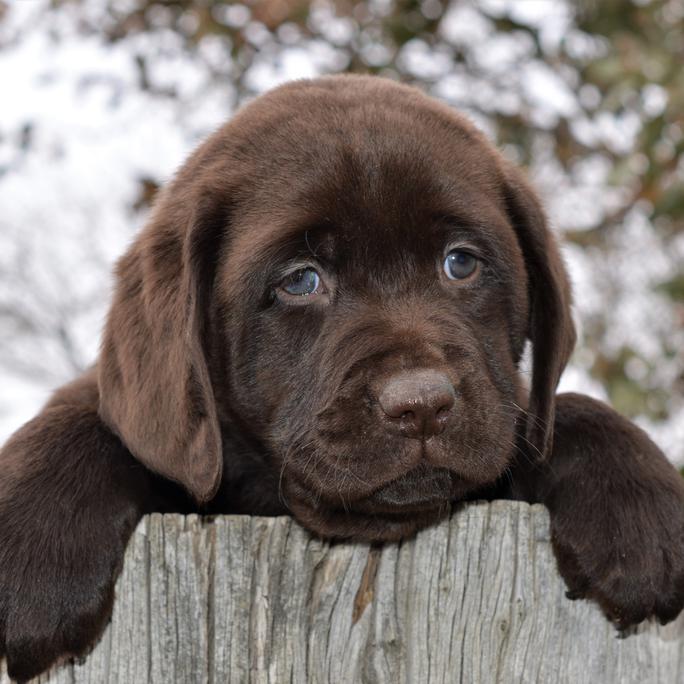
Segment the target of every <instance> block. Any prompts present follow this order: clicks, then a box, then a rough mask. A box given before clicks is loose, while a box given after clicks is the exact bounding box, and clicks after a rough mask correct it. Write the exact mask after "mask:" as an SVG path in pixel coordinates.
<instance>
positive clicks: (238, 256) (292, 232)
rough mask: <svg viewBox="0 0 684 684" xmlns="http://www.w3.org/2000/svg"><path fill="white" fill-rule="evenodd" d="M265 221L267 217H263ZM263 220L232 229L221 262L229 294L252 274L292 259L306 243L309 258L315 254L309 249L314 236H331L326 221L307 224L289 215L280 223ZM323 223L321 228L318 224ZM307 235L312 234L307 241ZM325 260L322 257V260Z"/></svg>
mask: <svg viewBox="0 0 684 684" xmlns="http://www.w3.org/2000/svg"><path fill="white" fill-rule="evenodd" d="M264 218H266V217H264ZM264 218H262V220H261V221H259V222H258V223H254V224H251V225H249V224H247V225H244V223H245V222H244V221H243V222H242V223H243V225H239V224H238V225H237V226H235V228H236V230H235V231H234V235H233V237H232V239H231V240H230V243H229V245H228V249H227V250H226V256H225V259H224V267H223V269H222V272H223V274H224V277H223V279H224V285H225V287H226V289H227V291H228V292H229V293H234V292H235V291H236V290H237V288H238V287H242V286H243V283H244V279H245V278H247V277H250V276H251V275H252V274H253V273H256V272H263V271H264V270H265V269H266V270H270V269H272V268H273V267H274V266H275V265H276V264H277V262H279V261H282V259H283V256H282V255H284V254H287V255H288V256H290V257H291V252H292V251H293V249H294V247H295V246H296V245H301V244H305V245H306V246H307V248H308V249H309V250H310V252H311V256H312V258H316V257H317V254H316V253H315V252H314V251H313V250H312V249H311V248H312V246H313V244H312V241H313V235H316V236H318V235H319V234H320V233H321V232H324V233H325V234H327V235H331V234H332V225H326V223H325V222H318V223H316V222H314V223H308V226H309V227H308V228H307V227H305V226H307V222H306V218H309V220H311V216H308V217H302V220H301V221H299V220H297V219H296V218H295V217H293V216H292V215H290V216H288V220H287V221H284V222H282V223H279V222H278V221H277V220H275V217H272V218H273V219H274V220H272V221H268V220H264ZM321 223H323V225H321ZM307 234H309V235H312V234H313V235H312V237H311V238H307ZM323 258H324V259H325V256H324V257H323Z"/></svg>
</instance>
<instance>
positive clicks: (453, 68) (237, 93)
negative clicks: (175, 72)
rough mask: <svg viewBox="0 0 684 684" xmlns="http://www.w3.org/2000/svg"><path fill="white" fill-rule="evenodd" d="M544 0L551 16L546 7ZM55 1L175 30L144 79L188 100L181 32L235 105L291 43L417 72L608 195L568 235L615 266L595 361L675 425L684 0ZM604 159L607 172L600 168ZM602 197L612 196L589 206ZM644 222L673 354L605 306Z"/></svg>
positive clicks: (681, 308)
mask: <svg viewBox="0 0 684 684" xmlns="http://www.w3.org/2000/svg"><path fill="white" fill-rule="evenodd" d="M540 5H542V6H543V7H544V11H543V12H541V13H540V12H538V11H537V13H536V14H535V13H534V12H531V11H530V6H536V8H537V10H538V9H539V6H540ZM52 7H53V10H54V11H55V14H58V13H59V12H72V13H74V14H75V15H76V16H77V18H78V24H79V27H80V30H81V31H83V32H85V33H92V34H96V35H98V36H102V37H104V38H105V39H106V40H108V41H111V42H112V43H116V42H120V41H124V40H131V38H135V37H136V36H139V35H142V34H144V35H148V36H150V35H157V36H160V37H161V38H160V40H158V41H156V42H155V41H152V42H149V41H148V42H139V43H133V45H134V48H133V49H135V50H136V51H137V52H136V65H137V70H138V77H139V82H140V87H141V88H144V89H146V90H149V91H151V92H153V93H155V94H157V95H158V96H159V97H168V98H174V97H177V95H178V92H177V90H176V86H175V85H174V83H173V79H162V81H161V82H160V81H159V79H156V78H155V76H154V69H155V63H156V61H157V60H158V59H159V57H160V51H161V52H163V51H164V50H165V49H166V48H165V47H164V46H165V45H166V44H167V43H168V44H169V45H174V46H176V45H177V42H174V41H180V47H179V48H178V49H181V50H183V51H184V52H185V53H186V54H187V55H188V56H190V57H191V58H193V59H199V60H202V61H204V62H205V63H206V66H207V68H208V69H210V70H211V73H212V75H213V78H214V79H215V80H216V81H218V82H222V83H226V85H227V87H228V85H229V86H230V92H231V93H232V94H233V95H232V97H233V102H232V106H233V107H234V106H237V105H239V104H240V103H241V102H242V101H244V100H245V99H248V98H250V97H252V96H254V95H255V94H256V93H257V92H258V91H259V90H260V89H262V88H263V85H262V84H263V80H264V79H263V78H261V79H258V78H255V74H256V73H257V72H258V70H259V69H261V70H262V72H263V71H264V70H266V71H267V72H268V70H269V69H271V71H273V70H274V69H276V67H277V65H278V64H280V63H281V61H282V59H283V57H284V55H285V54H286V53H287V52H288V51H290V50H293V49H304V50H307V51H308V52H309V54H311V55H312V57H311V59H312V61H313V63H314V64H315V65H316V70H317V71H318V72H326V71H327V72H338V71H355V72H364V73H376V74H382V75H384V76H388V77H391V78H397V79H401V80H403V81H406V82H413V83H417V84H419V85H421V87H423V88H425V89H426V90H428V91H430V92H433V93H434V94H436V95H437V96H439V97H441V98H443V99H445V100H447V101H449V102H451V103H453V104H454V105H456V106H458V107H459V108H461V109H463V110H465V111H466V113H468V114H469V115H470V116H472V117H473V118H474V119H475V120H476V122H477V123H479V124H480V125H482V126H483V127H484V128H486V129H487V131H488V132H489V133H490V134H491V135H492V136H493V137H494V138H495V139H496V141H497V142H498V143H499V144H500V145H501V146H502V148H503V150H504V153H505V154H507V155H508V156H510V157H511V158H513V159H515V160H516V161H519V162H521V163H524V164H527V165H529V166H530V167H533V168H534V167H535V166H536V167H540V168H542V169H543V168H552V169H553V174H550V180H549V181H548V182H549V184H550V185H551V186H553V185H554V183H556V180H554V179H558V181H557V182H558V187H557V188H556V189H555V190H556V193H557V194H559V193H561V194H562V193H564V192H566V189H567V191H568V193H570V190H572V189H573V188H576V187H577V186H579V185H583V186H584V187H585V189H587V191H593V192H594V194H593V195H591V196H592V197H594V201H593V202H587V201H584V205H585V208H590V209H593V210H594V211H593V213H592V214H591V215H590V216H589V218H587V217H586V216H585V217H583V218H581V220H580V215H579V214H580V212H578V213H577V215H575V214H574V212H573V210H572V207H570V209H567V208H566V210H565V211H564V212H559V213H563V216H564V218H563V220H562V222H561V223H562V225H561V228H562V229H563V230H564V232H565V235H566V239H567V240H568V241H570V242H571V243H572V244H573V245H575V246H576V247H577V249H580V250H582V253H584V254H586V255H588V258H590V259H591V263H592V264H593V265H594V266H595V267H596V266H597V265H598V268H599V270H600V271H601V273H600V278H599V279H598V280H597V281H596V283H598V284H597V285H596V286H595V289H600V291H601V292H600V296H601V297H602V298H603V303H602V305H601V306H598V307H595V308H594V309H592V308H591V307H587V308H586V310H583V301H578V307H579V309H580V311H581V315H582V318H583V323H584V337H585V339H584V343H585V352H586V353H585V355H584V357H583V359H584V364H585V366H586V368H587V369H588V370H589V371H590V372H591V374H592V375H593V377H594V378H596V379H597V380H598V381H600V383H602V385H603V386H604V387H605V388H606V390H607V392H608V394H609V396H610V398H611V400H612V401H613V402H614V404H615V405H616V406H617V408H618V409H620V410H622V411H623V412H625V413H627V414H629V415H632V416H635V415H645V416H648V417H650V418H652V419H653V420H661V419H664V418H666V417H667V415H668V412H670V411H671V410H672V401H673V397H674V396H675V395H676V396H678V397H679V399H678V401H679V405H680V406H681V404H682V399H681V397H682V394H684V391H683V390H684V361H683V360H682V348H681V346H680V345H681V341H682V337H681V334H680V333H681V330H682V329H684V263H682V262H681V261H682V260H679V263H678V257H677V255H678V254H681V253H683V252H682V250H681V245H682V240H683V239H684V162H683V161H682V159H683V157H682V151H683V150H684V120H683V112H684V68H682V66H683V65H684V3H682V2H681V0H650V1H649V0H638V1H637V0H593V1H590V0H584V1H583V2H569V1H568V2H562V1H560V0H558V1H556V0H548V2H547V3H543V2H542V3H540V2H536V3H526V2H506V1H505V0H486V1H482V2H466V1H465V0H457V1H455V2H451V3H445V2H441V1H440V0H421V1H408V0H398V1H396V2H390V1H388V0H375V1H373V0H370V1H368V2H349V1H347V0H326V1H319V2H311V3H310V2H303V1H301V0H263V1H260V2H257V1H254V2H247V3H229V2H209V1H208V0H193V1H190V0H169V1H165V2H158V1H155V0H111V1H110V2H106V3H103V2H98V3H94V2H92V1H90V0H53V2H52ZM165 36H172V37H173V40H172V41H171V40H169V41H166V39H165V38H164V37H165ZM169 49H171V48H169ZM174 49H176V48H174ZM262 72H259V73H262ZM262 76H263V73H262ZM533 83H536V87H535V88H532V87H531V85H532V84H533ZM545 87H548V93H547V97H546V98H545V99H544V97H540V90H541V91H544V88H545ZM542 96H543V92H542ZM540 160H541V161H540ZM587 160H590V161H593V162H595V163H596V165H597V166H598V167H600V168H602V169H607V172H606V173H605V174H604V175H601V173H598V175H596V173H594V175H592V174H588V175H587V169H586V162H587ZM544 164H546V167H544ZM544 176H545V174H543V173H542V174H541V180H542V184H543V181H544ZM155 189H156V179H152V178H145V179H141V190H140V196H139V198H138V200H137V203H136V207H137V208H142V207H144V206H146V205H147V204H148V203H149V202H150V201H151V199H152V197H153V196H154V190H155ZM552 189H553V188H552ZM592 203H593V204H595V205H596V206H595V207H586V205H587V204H592ZM635 217H636V218H639V220H641V222H642V223H643V225H645V226H647V231H648V234H649V235H651V237H652V239H653V240H655V243H656V244H657V245H658V248H659V249H662V251H663V253H664V254H669V255H670V256H671V263H670V264H669V266H668V268H667V269H665V270H664V271H663V273H662V277H661V278H660V280H659V278H658V277H650V278H649V279H648V280H645V281H644V283H643V287H644V288H650V292H651V293H652V294H653V296H654V297H660V298H662V301H663V302H664V308H663V311H664V312H665V313H664V314H663V315H664V316H665V317H666V318H667V320H664V321H662V325H661V326H660V327H658V328H657V329H654V330H653V331H652V334H653V335H655V336H659V349H658V353H657V354H655V355H651V356H650V357H649V356H648V355H647V354H645V353H644V352H643V350H641V349H638V348H637V346H636V345H635V346H634V347H632V346H630V345H629V344H624V343H623V342H619V343H617V344H616V343H615V339H614V338H615V335H616V333H615V326H614V323H613V322H612V321H611V319H610V316H608V315H607V314H606V312H608V313H610V312H611V310H612V309H613V308H615V307H616V306H617V303H618V302H619V298H620V297H621V296H622V295H621V291H622V288H623V283H624V270H625V269H623V270H622V274H623V275H622V276H620V275H619V274H618V272H617V271H618V269H612V268H610V269H609V268H603V266H604V265H605V264H606V263H615V260H616V259H619V258H622V259H635V255H636V258H637V259H638V258H644V259H647V258H648V256H649V254H648V252H646V253H644V252H642V251H639V250H638V249H637V250H636V252H634V251H631V252H630V251H629V250H627V252H626V256H625V255H622V257H621V256H620V249H621V248H623V247H625V246H626V242H628V241H630V240H632V237H630V236H631V233H626V232H625V228H624V226H625V225H627V224H628V223H629V222H630V221H634V220H635ZM623 236H626V237H623ZM649 244H650V243H649ZM643 249H644V250H648V249H649V247H647V246H644V248H643ZM678 250H679V251H678ZM635 265H638V264H635ZM627 266H629V264H628V265H627ZM628 271H629V268H627V272H628ZM635 274H637V275H636V277H638V269H637V270H636V271H635ZM621 277H622V278H623V280H620V278H621ZM627 324H629V321H627ZM627 342H629V340H627ZM665 366H667V368H668V369H669V370H668V373H669V374H665V372H664V370H663V368H664V367H665ZM673 369H674V370H673ZM664 378H665V379H664Z"/></svg>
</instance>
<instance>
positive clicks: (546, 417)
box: [0, 76, 684, 679]
mask: <svg viewBox="0 0 684 684" xmlns="http://www.w3.org/2000/svg"><path fill="white" fill-rule="evenodd" d="M570 303H571V302H570V290H569V286H568V279H567V276H566V272H565V269H564V267H563V262H562V260H561V258H560V255H559V252H558V247H557V245H556V242H555V240H554V237H553V235H552V234H551V232H550V231H549V229H548V227H547V224H546V220H545V218H544V213H543V211H542V208H541V207H540V204H539V201H538V199H537V197H536V196H535V194H534V192H533V191H532V189H531V188H530V187H529V186H528V184H527V183H526V182H525V180H524V179H523V177H522V175H521V174H520V172H519V171H517V170H516V169H515V168H513V167H512V166H511V165H510V164H508V163H507V162H506V161H505V160H504V159H503V158H502V157H501V156H500V155H499V154H498V153H497V152H496V150H494V149H493V148H492V146H491V145H490V144H489V143H488V142H487V141H486V140H485V138H484V137H483V136H482V135H481V134H480V133H479V132H478V131H477V130H476V129H475V128H473V126H472V125H470V124H469V123H467V122H466V121H465V120H464V119H463V118H462V117H461V116H459V115H458V114H457V113H455V112H454V111H453V110H451V109H450V108H449V107H447V106H445V105H443V104H440V103H439V102H436V101H434V100H432V99H430V98H428V97H426V96H425V95H423V94H421V93H420V92H419V91H418V90H415V89H413V88H410V87H406V86H403V85H398V84H396V83H393V82H390V81H386V80H381V79H377V78H371V77H358V76H343V77H339V76H337V77H328V78H321V79H317V80H313V81H301V82H296V83H292V84H289V85H286V86H283V87H281V88H278V89H276V90H274V91H272V92H270V93H268V94H267V95H265V96H263V97H261V98H259V99H257V100H256V101H255V102H253V103H252V104H250V105H249V106H247V107H245V108H244V109H242V110H241V111H240V112H239V113H238V114H237V115H236V116H235V117H234V118H233V119H232V121H230V123H228V124H227V125H226V126H225V127H223V128H222V129H220V130H219V131H218V132H217V133H215V134H214V135H213V136H211V137H210V138H209V139H208V140H207V141H206V142H205V143H204V144H203V145H202V146H201V147H200V148H199V149H198V150H197V151H196V152H195V153H194V154H193V155H192V156H191V157H190V159H189V160H188V161H187V163H186V164H185V165H184V166H183V168H182V169H181V170H180V172H179V173H178V175H177V176H176V178H175V180H174V181H173V182H171V183H170V184H169V186H168V187H167V188H166V189H165V191H163V192H162V193H161V195H160V197H159V199H158V201H157V203H156V207H155V209H154V212H153V214H152V217H151V218H150V220H149V223H148V224H147V226H146V228H145V229H144V230H143V231H142V233H141V234H140V235H139V237H138V238H137V240H136V241H135V243H134V244H133V245H132V247H131V248H130V250H129V251H128V253H127V254H126V255H124V257H123V258H122V259H121V261H120V262H119V264H118V268H117V287H116V293H115V296H114V302H113V304H112V307H111V310H110V313H109V317H108V320H107V324H106V328H105V331H104V339H103V342H102V350H101V354H100V357H99V359H98V362H97V364H96V366H95V367H94V368H93V369H92V370H91V371H89V372H87V373H86V374H85V375H84V376H83V377H81V378H79V379H77V380H76V381H75V382H74V383H72V384H71V385H68V386H66V387H64V388H62V389H60V390H59V391H58V392H57V393H56V394H55V396H54V397H53V399H52V400H51V401H50V402H49V403H48V404H47V406H46V407H45V408H44V409H43V411H42V412H41V413H40V414H39V415H38V416H37V417H36V418H34V419H33V420H32V421H31V422H30V423H28V424H27V425H25V426H24V427H23V428H21V429H20V430H19V431H18V432H17V433H16V434H15V435H14V436H13V437H12V438H11V439H10V441H9V442H8V443H7V444H6V446H5V447H4V449H3V451H2V453H1V455H0V535H1V540H0V657H1V656H4V657H6V658H7V663H8V667H9V672H10V674H11V675H12V676H13V677H16V678H19V679H26V678H29V677H31V676H33V675H35V674H37V673H39V672H41V671H43V670H44V669H46V668H47V667H49V666H50V665H51V664H52V663H53V662H55V661H56V660H58V659H60V658H61V657H64V656H68V655H73V654H80V653H82V652H84V651H85V650H86V649H87V648H88V647H89V646H90V645H91V644H92V643H93V642H94V641H95V640H96V639H97V638H98V636H99V634H100V633H101V632H102V630H103V628H104V626H105V624H106V623H107V621H108V619H109V616H110V613H111V609H112V602H113V600H114V583H115V580H116V578H117V575H118V573H119V571H120V569H121V564H122V559H123V554H124V550H125V548H126V543H127V541H128V538H129V536H130V535H131V532H132V531H133V529H134V528H135V525H136V523H137V522H138V521H139V520H140V517H141V516H142V515H143V514H145V513H148V512H150V511H181V512H185V511H191V510H195V511H202V512H210V513H248V514H254V515H278V514H283V513H291V514H292V515H293V516H294V517H295V518H296V519H297V520H299V521H300V522H301V524H302V525H303V526H304V527H306V528H308V529H309V530H311V531H312V532H313V533H314V534H317V535H321V536H323V537H328V538H338V539H353V540H354V539H356V540H374V541H379V540H397V539H402V538H404V537H407V536H409V535H411V534H413V533H414V532H415V531H416V530H418V529H419V528H421V527H423V526H425V525H429V524H431V523H434V522H435V521H437V520H439V519H440V518H441V517H442V516H444V515H446V514H447V513H448V511H449V509H450V504H451V503H452V502H457V501H463V500H466V499H471V498H494V497H511V498H521V499H525V500H528V501H537V502H542V503H544V504H546V505H547V506H548V508H549V510H550V512H551V521H552V533H553V543H554V548H555V551H556V555H557V558H558V564H559V569H560V572H561V573H562V575H563V577H564V578H565V580H566V582H567V584H568V586H569V589H570V595H571V596H572V597H579V596H586V597H590V598H592V599H595V600H596V601H598V603H599V604H600V605H601V607H602V609H603V610H604V611H605V613H606V615H607V616H608V617H609V618H610V619H611V620H613V621H614V622H615V623H616V624H617V625H618V626H619V627H620V628H624V627H626V626H628V625H632V624H635V623H638V622H640V621H641V620H644V619H645V618H649V617H651V616H656V617H657V618H658V619H659V620H661V621H663V622H665V621H668V620H671V619H673V618H674V617H675V616H676V615H677V614H678V613H679V611H680V609H681V608H682V605H683V603H684V485H683V483H682V480H681V478H680V477H679V475H678V473H677V472H676V470H675V469H674V468H673V467H672V466H671V465H670V464H669V463H668V461H667V460H666V459H665V457H664V456H663V455H662V453H661V452H660V451H659V450H658V448H657V447H656V446H655V445H654V444H653V443H652V442H651V441H650V440H649V438H648V437H647V436H646V434H644V433H643V432H642V431H641V430H640V429H639V428H637V427H635V426H634V425H632V424H631V423H630V422H628V421H627V420H626V419H624V418H622V417H621V416H619V415H618V414H616V413H615V412H614V411H612V410H611V409H610V408H608V407H607V406H605V405H603V404H601V403H599V402H597V401H594V400H593V399H589V398H588V397H584V396H580V395H574V394H566V395H560V396H555V390H556V385H557V382H558V379H559V377H560V375H561V373H562V371H563V368H564V366H565V364H566V362H567V360H568V357H569V356H570V353H571V351H572V348H573V345H574V342H575V333H574V329H573V324H572V318H571V315H570ZM528 340H529V341H530V342H531V345H532V360H533V373H532V378H531V386H530V387H529V388H528V387H526V385H525V383H524V382H521V376H522V374H521V373H520V372H519V364H520V360H521V356H522V354H523V349H524V347H525V345H526V342H527V341H528Z"/></svg>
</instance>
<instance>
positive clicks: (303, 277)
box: [280, 268, 321, 297]
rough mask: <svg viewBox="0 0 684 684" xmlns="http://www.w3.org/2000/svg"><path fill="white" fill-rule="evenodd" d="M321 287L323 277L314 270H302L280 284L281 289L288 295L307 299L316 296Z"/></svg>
mask: <svg viewBox="0 0 684 684" xmlns="http://www.w3.org/2000/svg"><path fill="white" fill-rule="evenodd" d="M320 285H321V277H320V276H319V275H318V273H317V272H316V271H315V270H314V269H313V268H300V269H298V270H296V271H295V272H294V273H290V275H289V276H287V277H286V278H285V279H284V280H283V282H282V283H281V284H280V287H281V288H282V289H283V290H285V292H287V294H290V295H294V296H299V297H306V296H308V295H312V294H316V292H317V291H318V288H319V287H320Z"/></svg>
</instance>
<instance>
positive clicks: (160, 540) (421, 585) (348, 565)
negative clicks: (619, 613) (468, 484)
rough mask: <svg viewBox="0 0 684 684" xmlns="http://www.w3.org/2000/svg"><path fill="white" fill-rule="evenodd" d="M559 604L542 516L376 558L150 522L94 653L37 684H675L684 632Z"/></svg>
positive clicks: (393, 549) (270, 536) (458, 515)
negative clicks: (626, 627)
mask: <svg viewBox="0 0 684 684" xmlns="http://www.w3.org/2000/svg"><path fill="white" fill-rule="evenodd" d="M564 594H565V587H564V585H563V582H562V580H561V579H560V577H559V576H558V573H557V571H556V566H555V561H554V558H553V554H552V551H551V547H550V542H549V524H548V514H547V512H546V510H545V509H544V508H543V507H541V506H528V505H527V504H522V503H512V502H502V501H498V502H494V503H492V504H487V503H478V504H472V505H470V506H467V507H465V508H461V509H460V510H457V511H456V512H455V513H454V514H453V515H452V516H451V518H450V519H448V520H446V521H444V522H443V523H442V524H440V525H438V526H436V527H433V528H430V529H427V530H425V531H423V532H421V533H420V534H419V535H418V536H417V537H416V538H415V539H413V540H410V541H407V542H404V543H401V544H391V545H387V546H385V547H383V548H371V547H369V546H368V545H363V544H335V545H330V544H328V543H324V542H321V541H319V540H316V539H313V538H312V537H310V536H309V535H308V534H307V533H306V532H305V531H304V530H302V529H301V528H300V527H299V526H298V525H297V524H295V523H294V522H293V521H292V520H290V519H289V518H249V517H242V516H225V517H217V518H215V519H202V518H199V517H197V516H188V517H182V516H176V515H169V516H162V515H152V516H150V517H148V518H146V519H144V520H143V521H142V522H141V524H140V526H139V527H138V529H137V531H136V533H135V535H134V537H133V538H132V540H131V543H130V545H129V547H128V551H127V556H126V563H125V566H124V571H123V574H122V576H121V578H120V581H119V584H118V591H117V601H116V605H115V609H114V617H113V619H112V623H111V625H110V626H109V628H108V629H107V631H106V633H105V635H104V637H103V639H102V640H101V642H100V643H99V644H98V646H97V647H96V648H95V650H94V651H93V653H91V654H90V656H88V658H87V659H86V660H85V662H84V663H83V664H79V665H67V666H64V667H62V668H59V669H56V670H55V671H53V672H52V673H50V675H49V676H44V677H41V678H40V679H39V680H36V681H42V682H48V681H49V682H59V683H61V684H67V683H68V684H81V683H86V682H87V683H91V684H105V683H113V682H117V683H118V682H121V683H122V684H123V683H125V684H135V683H137V682H154V683H159V684H168V683H169V682H179V683H182V684H190V683H193V682H203V683H204V682H208V683H210V684H213V683H219V682H238V683H240V684H242V683H243V682H259V683H261V682H277V683H279V684H280V683H281V682H296V683H300V682H334V683H337V682H344V683H346V682H368V683H369V684H370V683H375V682H388V683H392V684H397V683H402V682H406V683H407V684H414V683H422V682H429V683H438V682H467V683H469V684H471V683H473V684H476V683H482V684H491V683H492V682H502V683H505V684H510V683H516V684H517V683H518V682H544V683H546V682H568V684H581V683H583V682H586V683H587V684H608V683H611V682H620V683H624V682H626V683H629V682H635V683H636V682H638V683H639V684H641V683H644V682H648V683H651V682H654V683H659V682H662V683H663V684H676V683H677V682H684V662H683V656H684V618H682V617H680V618H679V619H678V620H677V621H676V622H674V623H672V624H670V625H668V626H666V627H661V626H658V625H654V624H647V625H642V626H640V627H639V628H638V630H637V631H636V633H635V634H633V635H631V636H629V637H627V638H625V639H618V638H616V632H615V630H614V629H613V628H612V627H611V626H610V625H609V624H608V622H607V621H606V620H605V619H604V618H603V617H602V615H601V614H600V612H599V611H598V609H597V608H596V607H595V606H594V605H592V604H590V603H587V602H584V601H575V602H571V601H569V600H567V599H566V598H565V595H564ZM0 681H2V682H3V683H6V682H7V681H8V680H7V678H6V676H5V675H4V674H3V675H1V676H0Z"/></svg>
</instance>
